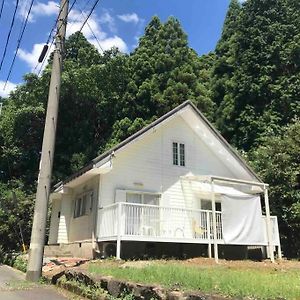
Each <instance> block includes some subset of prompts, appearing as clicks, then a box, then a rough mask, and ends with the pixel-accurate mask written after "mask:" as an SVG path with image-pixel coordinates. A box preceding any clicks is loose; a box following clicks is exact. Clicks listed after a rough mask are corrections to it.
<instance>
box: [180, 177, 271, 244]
mask: <svg viewBox="0 0 300 300" xmlns="http://www.w3.org/2000/svg"><path fill="white" fill-rule="evenodd" d="M181 179H182V182H183V190H184V193H186V194H187V195H189V197H191V195H193V194H194V195H197V196H198V197H199V196H200V197H201V195H204V196H205V195H206V196H207V195H211V194H212V193H214V194H215V195H218V199H219V201H221V208H222V232H223V240H224V243H225V244H233V245H259V244H263V243H265V242H266V241H265V236H264V223H263V219H262V210H261V203H260V196H259V195H258V194H253V192H252V185H251V184H249V185H246V187H245V185H239V184H238V183H236V184H230V182H229V183H228V182H226V181H224V182H220V183H219V182H217V183H214V184H213V185H212V183H211V182H210V179H209V178H208V177H205V176H183V177H182V178H181ZM245 191H247V192H248V193H246V192H245ZM250 192H252V193H250ZM214 197H215V196H214Z"/></svg>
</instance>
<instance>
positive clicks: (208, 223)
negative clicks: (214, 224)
mask: <svg viewBox="0 0 300 300" xmlns="http://www.w3.org/2000/svg"><path fill="white" fill-rule="evenodd" d="M206 228H207V230H206V232H207V240H208V248H207V249H208V257H209V258H212V255H211V240H210V216H209V211H207V212H206Z"/></svg>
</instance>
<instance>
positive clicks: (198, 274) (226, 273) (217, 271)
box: [89, 262, 300, 299]
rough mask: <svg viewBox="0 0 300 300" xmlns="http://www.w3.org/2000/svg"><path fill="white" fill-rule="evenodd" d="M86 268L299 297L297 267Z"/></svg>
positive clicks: (226, 291)
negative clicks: (281, 268) (285, 268)
mask: <svg viewBox="0 0 300 300" xmlns="http://www.w3.org/2000/svg"><path fill="white" fill-rule="evenodd" d="M89 271H90V272H92V273H98V274H102V275H111V276H114V277H115V278H119V279H125V280H130V281H135V282H142V283H152V284H159V285H162V286H164V287H166V288H179V289H181V290H190V291H197V290H198V291H201V292H207V293H218V294H221V295H224V296H232V297H251V298H254V299H276V298H277V299H278V298H283V299H300V270H299V269H298V270H297V269H287V270H280V269H275V268H274V269H271V268H269V269H262V268H257V269H254V268H248V269H246V268H231V267H229V266H219V265H218V266H217V265H214V266H187V265H184V264H180V263H174V262H170V263H166V262H162V263H160V262H152V263H151V264H150V265H148V266H145V267H143V268H134V267H130V268H121V267H120V264H117V263H115V264H113V263H109V264H107V265H105V263H104V264H103V263H99V264H97V263H93V264H90V265H89Z"/></svg>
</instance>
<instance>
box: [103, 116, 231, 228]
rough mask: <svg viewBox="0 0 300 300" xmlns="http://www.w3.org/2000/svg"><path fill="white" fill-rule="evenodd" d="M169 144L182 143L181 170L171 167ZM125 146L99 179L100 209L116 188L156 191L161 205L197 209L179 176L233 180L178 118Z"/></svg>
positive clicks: (170, 148)
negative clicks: (110, 167) (221, 177)
mask: <svg viewBox="0 0 300 300" xmlns="http://www.w3.org/2000/svg"><path fill="white" fill-rule="evenodd" d="M173 141H176V142H181V143H184V144H185V153H186V166H185V167H180V166H173V159H172V142H173ZM125 147H126V149H124V150H122V151H120V152H117V153H116V155H115V157H114V158H113V169H112V171H111V172H109V173H108V174H105V175H103V176H102V177H101V188H100V195H99V196H100V199H99V201H100V203H99V206H100V207H101V206H106V205H109V204H112V203H114V202H117V201H116V199H115V195H116V189H130V190H142V191H150V192H160V193H162V200H161V205H164V206H174V207H188V208H194V207H195V206H196V207H197V208H199V207H198V206H197V205H196V201H195V199H194V194H193V193H190V192H189V190H190V189H189V188H188V184H189V183H184V184H182V182H181V180H180V179H179V177H180V176H182V175H186V174H194V175H211V174H213V175H219V176H226V177H233V178H234V175H233V174H232V173H231V172H230V170H229V169H228V168H227V167H226V166H225V165H224V164H223V163H222V161H221V160H220V159H219V158H218V157H217V156H215V155H214V154H213V153H212V152H211V151H209V149H208V147H207V146H206V145H205V144H204V143H203V142H202V141H201V140H200V139H199V137H198V136H197V135H196V134H195V133H194V131H193V130H192V129H191V128H190V127H189V126H188V125H187V123H186V122H185V121H184V120H183V119H182V118H181V117H180V116H176V117H174V118H173V120H171V121H169V122H168V123H167V124H166V125H165V126H161V127H160V128H158V129H153V130H152V132H151V133H150V134H149V135H147V137H146V138H143V137H141V138H139V140H136V141H134V142H133V143H131V144H129V145H127V146H125ZM183 190H184V191H186V192H184V193H183ZM179 222H180V221H179ZM98 224H100V222H98Z"/></svg>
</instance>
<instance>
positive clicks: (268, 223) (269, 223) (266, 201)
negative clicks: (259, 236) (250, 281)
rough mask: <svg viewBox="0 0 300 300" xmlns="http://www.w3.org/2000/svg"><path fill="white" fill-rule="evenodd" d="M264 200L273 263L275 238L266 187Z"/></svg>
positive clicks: (265, 187) (269, 247)
mask: <svg viewBox="0 0 300 300" xmlns="http://www.w3.org/2000/svg"><path fill="white" fill-rule="evenodd" d="M264 199H265V209H266V222H267V238H268V249H269V255H270V259H271V262H274V251H273V236H272V229H271V216H270V206H269V196H268V188H267V186H264Z"/></svg>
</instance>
